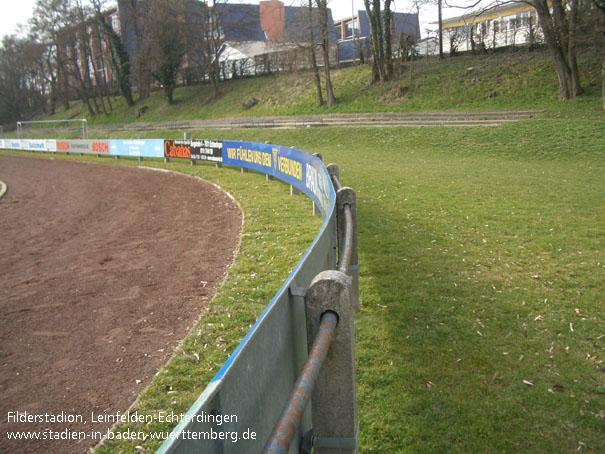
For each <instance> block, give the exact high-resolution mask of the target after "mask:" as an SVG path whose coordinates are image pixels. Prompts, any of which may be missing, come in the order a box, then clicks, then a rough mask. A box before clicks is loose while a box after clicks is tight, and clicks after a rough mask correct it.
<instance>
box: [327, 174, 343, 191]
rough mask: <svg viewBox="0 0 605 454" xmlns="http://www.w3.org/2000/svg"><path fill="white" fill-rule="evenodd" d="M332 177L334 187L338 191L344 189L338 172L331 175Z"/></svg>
mask: <svg viewBox="0 0 605 454" xmlns="http://www.w3.org/2000/svg"><path fill="white" fill-rule="evenodd" d="M330 178H332V184H333V185H334V189H336V191H338V190H340V189H342V184H340V180H339V179H338V176H337V175H336V174H332V175H330Z"/></svg>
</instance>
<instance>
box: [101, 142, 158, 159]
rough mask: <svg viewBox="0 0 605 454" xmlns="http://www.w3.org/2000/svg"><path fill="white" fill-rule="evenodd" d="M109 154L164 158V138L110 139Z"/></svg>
mask: <svg viewBox="0 0 605 454" xmlns="http://www.w3.org/2000/svg"><path fill="white" fill-rule="evenodd" d="M109 154H110V155H112V156H139V157H144V158H163V157H164V139H145V140H137V139H128V140H110V141H109Z"/></svg>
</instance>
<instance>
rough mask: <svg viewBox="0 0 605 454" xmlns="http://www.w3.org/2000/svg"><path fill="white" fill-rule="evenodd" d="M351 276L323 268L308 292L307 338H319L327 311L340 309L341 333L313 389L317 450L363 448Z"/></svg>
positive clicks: (334, 452) (333, 452) (345, 453)
mask: <svg viewBox="0 0 605 454" xmlns="http://www.w3.org/2000/svg"><path fill="white" fill-rule="evenodd" d="M350 291H351V278H350V277H349V276H347V275H346V274H344V273H341V272H340V271H333V270H329V271H322V272H321V273H319V274H318V275H317V276H316V277H315V279H313V281H312V282H311V285H310V286H309V289H308V290H307V293H306V296H305V305H306V315H307V339H308V342H309V346H311V344H312V343H313V340H314V339H315V336H316V334H317V331H318V329H319V324H320V320H321V316H322V315H323V314H324V313H325V312H327V311H331V312H335V313H336V314H337V315H338V325H337V326H336V332H335V337H334V339H333V340H332V345H331V347H330V350H329V351H328V356H327V358H326V360H325V362H324V365H323V367H322V369H321V372H320V374H319V378H318V379H317V383H316V385H315V389H314V390H313V396H312V398H311V402H312V410H311V415H312V421H313V447H314V450H313V452H314V454H357V452H358V451H357V436H358V434H357V399H356V391H355V326H354V321H353V308H352V306H351V294H350Z"/></svg>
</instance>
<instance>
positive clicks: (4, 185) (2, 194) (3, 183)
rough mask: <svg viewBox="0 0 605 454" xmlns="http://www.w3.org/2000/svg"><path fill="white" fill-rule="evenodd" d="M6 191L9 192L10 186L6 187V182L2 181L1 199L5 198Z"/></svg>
mask: <svg viewBox="0 0 605 454" xmlns="http://www.w3.org/2000/svg"><path fill="white" fill-rule="evenodd" d="M6 191H8V186H7V185H6V183H5V182H4V181H0V199H1V198H2V197H4V194H6Z"/></svg>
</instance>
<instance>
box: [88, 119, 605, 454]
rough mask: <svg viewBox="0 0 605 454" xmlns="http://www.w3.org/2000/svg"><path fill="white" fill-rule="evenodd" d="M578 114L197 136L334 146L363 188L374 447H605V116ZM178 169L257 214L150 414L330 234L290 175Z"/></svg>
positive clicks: (364, 443)
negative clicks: (289, 182)
mask: <svg viewBox="0 0 605 454" xmlns="http://www.w3.org/2000/svg"><path fill="white" fill-rule="evenodd" d="M562 116H563V117H566V118H564V119H557V118H546V119H544V120H539V121H538V120H536V121H527V122H521V123H516V124H511V125H507V126H502V127H497V128H395V129H361V130H356V131H355V133H354V134H351V130H349V129H318V130H304V131H303V130H293V131H246V132H242V131H238V132H237V133H234V132H224V131H223V132H217V131H211V132H210V131H208V132H199V133H197V134H195V135H194V137H196V136H197V137H219V138H222V139H227V138H231V139H240V140H254V141H259V142H264V141H266V140H268V141H271V142H272V143H279V144H284V145H288V146H296V147H299V148H301V149H304V150H306V151H309V152H321V153H322V154H323V155H324V158H325V160H326V161H327V162H336V163H338V164H339V165H340V167H341V172H342V181H343V184H345V185H349V186H352V187H354V188H355V189H356V190H357V193H358V204H359V206H358V215H359V241H360V246H359V247H360V263H361V300H362V309H361V312H360V313H359V314H358V316H357V319H356V336H357V344H356V347H357V370H358V401H359V414H360V425H361V436H360V451H361V452H377V453H378V452H406V453H408V452H409V453H423V452H427V453H438V452H448V453H450V452H460V453H471V452H473V453H474V452H487V453H489V452H494V453H500V452H502V453H504V452H532V453H552V452H576V451H577V450H580V452H593V453H598V452H603V450H605V439H604V438H603V436H602V435H603V431H604V430H605V364H604V363H603V359H605V322H604V321H603V320H604V317H605V289H604V286H603V278H604V277H605V257H604V254H603V244H604V243H603V240H604V237H605V210H604V209H603V207H605V147H604V144H605V128H604V127H603V125H604V123H603V120H602V119H600V118H598V117H596V118H594V119H592V120H589V119H586V118H576V119H573V117H574V114H573V113H568V114H565V115H562ZM570 117H571V119H570ZM153 135H155V136H158V134H147V136H149V137H151V136H153ZM174 135H176V133H175V134H174ZM88 159H93V160H94V159H96V158H88ZM128 163H129V164H138V163H136V162H135V161H128ZM157 165H159V166H165V164H161V163H158V164H157ZM168 167H169V168H174V169H176V170H179V171H184V172H187V173H193V174H196V175H200V176H202V177H204V178H206V179H209V180H211V181H214V182H216V183H219V184H221V185H222V186H223V187H224V188H225V189H226V190H228V191H230V192H231V193H232V194H233V195H234V196H235V197H236V198H237V199H238V201H239V202H240V203H241V205H242V207H243V209H244V213H245V217H246V224H245V230H244V236H243V238H242V245H241V251H240V255H239V258H238V261H237V265H236V266H235V267H234V268H233V269H232V270H231V272H230V279H229V280H228V281H227V284H226V285H225V287H223V289H222V290H221V291H220V293H219V296H218V297H217V299H216V301H215V303H214V304H213V305H212V307H211V309H210V310H209V312H208V314H206V315H205V316H204V319H203V321H202V322H201V324H200V325H199V326H198V327H197V328H195V329H194V330H193V332H192V334H191V336H190V338H189V339H188V341H187V342H186V343H185V344H184V347H183V351H182V352H180V353H179V354H177V356H176V358H175V360H174V361H173V362H172V363H171V364H170V365H169V366H168V367H167V368H166V369H165V370H164V372H163V373H161V374H160V375H159V376H158V377H157V378H156V380H155V381H154V384H153V386H152V387H151V388H150V389H149V391H148V392H147V393H146V394H145V395H144V396H143V398H142V401H141V406H140V409H141V410H143V411H149V412H154V411H158V410H159V409H178V410H184V409H186V408H188V406H189V405H190V404H191V403H192V402H193V400H194V399H195V398H196V397H197V395H198V393H199V392H200V390H201V389H202V388H203V384H204V383H205V382H207V381H208V380H209V379H210V378H211V376H212V375H213V374H214V372H216V370H217V368H218V367H219V366H220V364H222V362H223V361H224V360H225V359H226V357H227V355H228V353H229V352H230V351H232V350H233V348H234V347H235V346H236V345H237V342H238V341H239V339H241V338H242V337H243V335H244V333H245V331H246V330H247V329H248V327H249V326H250V324H251V323H252V322H253V321H254V319H255V317H256V316H257V315H258V314H259V313H260V312H261V310H262V308H263V307H264V305H265V304H266V302H267V301H268V300H269V298H270V296H271V295H272V294H273V292H274V291H275V290H276V289H277V288H278V287H279V285H280V284H281V282H282V281H283V279H284V278H285V276H286V275H287V274H288V272H289V270H290V269H291V268H292V266H293V264H294V263H295V261H296V260H297V259H298V257H299V256H300V254H301V253H302V252H303V251H304V249H305V248H306V247H307V245H308V244H309V243H310V241H311V239H312V238H313V236H314V233H315V232H316V231H317V229H318V228H319V219H317V218H315V219H314V218H312V217H310V216H309V211H310V207H309V204H310V202H308V201H307V200H304V199H303V198H291V197H290V196H289V195H287V188H286V187H285V186H284V185H283V184H280V183H277V182H266V181H264V179H263V178H262V176H260V175H254V174H248V175H241V174H239V173H238V172H236V171H233V170H229V169H214V168H213V167H210V166H197V167H193V168H192V167H189V166H186V165H184V164H176V163H174V164H173V163H171V164H169V165H168ZM261 193H262V194H264V196H262V197H261V196H260V194H261ZM281 204H286V206H288V207H289V208H290V209H291V210H292V211H291V214H292V218H289V216H288V215H287V213H284V212H283V211H280V210H276V208H275V207H276V206H277V205H281ZM293 220H294V221H293ZM286 258H287V259H288V260H286ZM253 276H254V277H253ZM261 282H262V283H261ZM194 354H197V355H199V357H200V361H199V362H197V360H196V359H194V358H195V355H194ZM160 429H166V428H162V427H150V428H148V430H160ZM144 446H146V445H144ZM149 447H154V446H153V445H151V446H149ZM100 452H132V445H128V444H125V445H110V446H109V447H108V448H105V449H102V450H101V451H100Z"/></svg>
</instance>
